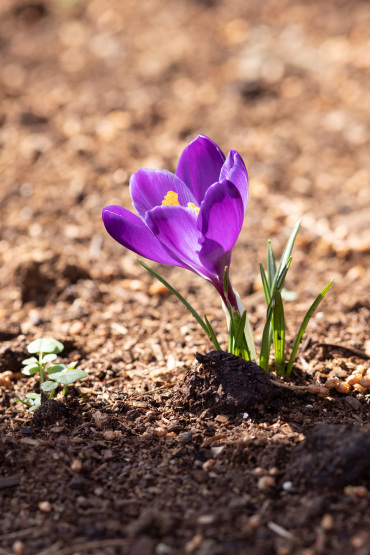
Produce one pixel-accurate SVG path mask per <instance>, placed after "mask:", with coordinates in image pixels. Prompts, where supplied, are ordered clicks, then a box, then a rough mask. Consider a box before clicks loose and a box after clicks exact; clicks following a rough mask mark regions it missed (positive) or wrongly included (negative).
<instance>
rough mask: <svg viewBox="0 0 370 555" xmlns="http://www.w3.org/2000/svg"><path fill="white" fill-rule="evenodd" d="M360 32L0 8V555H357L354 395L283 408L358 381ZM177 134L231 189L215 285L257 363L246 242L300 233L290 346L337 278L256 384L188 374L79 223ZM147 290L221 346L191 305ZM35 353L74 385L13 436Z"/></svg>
mask: <svg viewBox="0 0 370 555" xmlns="http://www.w3.org/2000/svg"><path fill="white" fill-rule="evenodd" d="M369 24H370V5H369V3H368V2H366V1H360V0H358V1H342V0H330V1H327V2H324V3H323V2H321V1H319V0H314V1H311V2H306V1H304V0H297V1H293V0H284V1H280V2H277V1H275V0H271V1H268V2H261V1H257V0H250V1H249V0H248V1H246V0H207V1H206V0H202V1H195V0H172V1H170V2H168V1H167V0H151V1H150V2H149V1H148V2H138V1H135V0H109V2H108V0H91V1H89V0H74V1H72V0H49V1H45V0H41V1H37V2H31V1H29V0H2V1H1V2H0V63H1V72H0V95H1V96H0V98H1V103H0V372H1V374H0V384H1V385H0V555H2V554H7V555H8V554H11V553H19V554H24V555H34V554H38V555H41V554H42V555H49V554H56V555H69V554H70V555H72V554H75V555H76V554H85V553H86V554H87V553H91V554H94V555H98V554H107V555H110V554H112V555H113V554H130V555H131V554H134V555H136V554H137V555H146V554H153V555H180V554H183V553H191V554H195V555H229V554H230V555H231V554H232V555H234V554H235V555H236V554H247V555H249V554H251V555H270V554H271V555H275V554H276V555H293V554H298V555H316V554H317V555H321V554H325V555H334V554H337V553H343V554H344V553H346V554H347V553H351V554H352V553H354V554H356V555H357V554H358V555H369V554H370V533H369V530H370V511H369V503H370V493H369V491H370V476H369V461H370V446H369V443H370V439H369V435H370V419H369V413H370V408H369V405H370V402H369V390H368V389H364V388H361V387H357V386H356V387H351V389H350V391H348V392H347V393H345V394H341V393H339V392H338V391H337V390H336V389H331V390H330V393H329V395H326V396H322V397H320V396H318V395H314V394H312V393H309V392H308V389H307V388H308V387H309V386H312V385H314V384H320V385H322V386H323V385H325V383H326V381H327V379H331V378H338V380H340V381H341V382H343V381H344V380H345V379H346V378H347V377H348V376H349V375H350V374H352V372H353V371H354V370H356V369H358V368H359V367H360V366H361V365H362V369H363V372H365V371H366V370H367V369H368V368H369V367H370V340H369V324H370V298H369V291H370V274H369V258H370V243H369V221H370V187H369V183H370V158H369V152H368V132H369V128H370V104H369V93H368V91H369V89H370V77H369V72H368V68H369V65H370V63H369V38H368V37H369V34H368V29H369ZM199 133H204V134H206V135H209V136H210V137H211V138H212V139H214V140H215V141H216V142H217V143H218V144H219V145H220V146H221V148H222V149H223V150H224V151H227V150H229V149H231V148H234V149H236V150H238V151H239V152H240V153H241V154H242V156H243V158H244V160H245V162H246V166H247V168H248V171H249V175H250V200H249V205H248V209H247V214H246V219H245V225H244V227H243V230H242V233H241V235H240V238H239V241H238V243H237V246H236V247H235V249H234V252H233V261H232V267H231V275H232V279H233V284H234V286H235V288H236V289H237V290H238V292H239V293H240V295H241V297H242V298H243V300H244V301H245V304H246V305H247V308H248V312H249V315H250V321H251V324H252V327H253V329H254V330H255V333H256V342H257V346H258V345H259V342H260V340H261V335H262V331H263V325H264V318H265V306H264V298H263V291H262V290H261V285H260V278H259V269H258V263H259V262H261V261H264V260H265V258H266V253H265V250H266V241H267V239H268V238H271V239H272V242H273V246H274V248H275V250H276V253H277V254H279V255H280V254H281V252H282V249H283V246H284V244H285V242H286V240H287V237H288V235H289V232H290V230H291V228H292V226H293V225H294V224H295V222H296V221H297V220H298V219H299V218H300V217H303V221H302V228H301V231H300V234H299V237H298V239H297V243H296V247H295V251H294V257H293V263H292V267H291V269H290V271H289V274H288V278H287V283H286V285H287V287H288V289H290V290H292V291H294V292H296V293H297V300H295V301H294V302H290V303H287V304H286V318H287V322H288V329H287V346H288V349H290V348H291V346H292V343H293V341H294V337H295V334H296V333H297V330H298V327H299V324H300V321H301V319H302V317H303V315H304V313H305V311H306V310H307V308H308V306H309V305H310V303H311V302H312V300H313V298H314V296H316V294H317V293H318V291H319V290H321V289H322V288H323V286H324V285H325V284H326V283H328V282H329V280H330V279H331V278H333V277H334V278H335V283H334V286H333V288H332V289H331V291H330V292H329V294H328V297H327V298H326V299H325V301H324V302H323V303H322V305H321V306H320V308H319V312H318V313H317V314H316V315H315V317H314V318H313V320H312V322H311V323H310V326H309V328H308V330H307V334H306V336H305V338H304V341H303V343H302V346H301V349H300V351H299V355H298V358H297V363H296V365H295V367H294V372H293V374H292V377H291V378H290V379H289V380H288V379H285V380H283V379H277V378H274V379H275V380H277V381H278V383H279V384H280V385H276V384H271V383H270V381H268V378H266V376H265V375H262V374H260V375H261V380H263V383H262V382H261V383H262V386H263V387H264V388H266V389H261V388H260V384H259V382H258V381H257V379H256V380H254V381H253V380H252V381H251V380H250V378H251V376H252V375H253V374H252V372H254V369H253V367H252V366H250V365H246V366H245V370H242V369H240V368H239V365H240V367H242V366H243V365H242V363H239V361H238V362H237V363H235V361H233V357H226V358H227V361H226V366H225V365H223V366H220V367H219V368H218V371H217V373H212V368H211V366H212V364H208V363H209V362H210V363H212V357H214V356H215V355H207V353H208V351H209V350H210V348H211V346H210V345H209V344H208V342H207V340H206V338H205V337H204V335H203V334H202V332H201V330H200V329H198V327H197V324H196V322H194V321H193V320H192V317H191V315H190V314H189V313H188V312H187V311H186V310H185V308H184V307H182V306H181V305H180V303H179V302H178V301H177V299H176V298H174V297H173V296H171V295H169V294H167V293H166V291H164V290H163V288H161V287H158V286H157V284H156V283H155V282H153V280H152V278H151V277H150V275H149V274H147V273H144V270H143V268H142V267H141V266H140V265H139V264H138V263H137V262H136V260H135V256H134V255H133V254H132V253H130V252H127V251H125V249H123V248H122V247H120V246H119V245H118V244H115V243H114V241H113V240H112V239H111V238H110V237H109V236H108V235H107V234H106V232H105V230H104V228H103V225H102V222H101V209H102V208H103V207H104V206H105V205H107V204H121V205H124V206H126V207H130V196H129V190H128V180H129V177H130V174H131V173H132V172H134V171H136V170H137V169H138V168H139V167H142V166H144V167H159V168H166V169H169V170H171V171H174V169H175V167H176V163H177V160H178V157H179V155H180V153H181V151H182V149H183V148H184V146H185V145H186V144H187V143H188V142H189V141H190V140H191V139H193V138H194V137H195V136H196V135H197V134H199ZM152 266H153V267H156V268H157V265H156V264H154V263H153V264H152ZM157 269H159V268H157ZM160 272H161V273H162V274H163V275H164V277H166V278H167V279H168V280H169V281H170V282H171V284H173V285H174V287H176V288H177V289H179V290H180V291H181V293H182V294H183V295H184V296H185V297H186V298H187V299H188V300H189V302H190V303H191V304H192V305H193V306H194V308H195V309H196V310H197V311H198V312H200V313H201V314H204V312H207V316H208V318H209V319H210V321H211V322H212V324H213V325H214V327H215V330H216V333H217V335H218V337H219V340H220V341H221V344H222V345H223V346H224V345H226V342H227V337H226V333H225V321H224V315H223V312H222V309H221V307H220V302H219V299H218V298H217V294H216V292H215V291H214V290H213V289H212V287H211V286H210V285H209V284H207V283H205V282H203V281H202V280H201V279H200V278H198V277H197V276H195V275H193V274H191V273H190V272H186V271H184V270H180V269H176V268H168V267H164V268H160ZM42 336H45V337H55V338H56V339H59V340H60V341H62V342H63V343H64V345H65V349H64V351H63V352H62V353H61V357H60V360H61V361H62V362H63V363H69V362H72V361H74V360H78V361H79V367H81V368H82V369H84V370H86V371H87V372H88V378H87V379H86V380H84V381H83V382H80V383H79V382H77V383H76V384H75V387H73V388H72V387H71V388H70V389H71V392H70V397H69V398H68V399H67V401H66V404H65V405H63V409H61V405H60V404H59V403H63V400H62V398H61V397H58V404H57V405H55V403H51V404H48V405H47V406H48V407H49V408H48V410H47V409H45V408H44V407H43V408H42V410H41V411H40V412H39V413H38V414H36V415H35V416H34V419H33V415H32V413H29V412H28V411H27V410H26V409H25V407H24V406H23V405H20V404H14V403H13V399H14V398H15V397H16V396H22V395H24V394H25V393H27V392H30V391H34V390H36V391H37V390H38V387H39V384H38V381H37V378H34V377H32V378H30V379H27V378H26V377H25V376H24V375H23V374H21V373H20V370H21V367H22V364H21V363H22V360H23V359H24V358H26V357H27V355H28V353H27V345H28V343H30V342H31V341H32V340H33V339H35V338H37V337H42ZM197 352H198V353H200V357H199V355H198V359H200V360H201V361H202V363H203V364H201V365H199V364H197V363H196V353H197ZM207 364H208V366H207ZM235 364H236V369H235V366H234V365H235ZM217 365H218V363H217ZM217 365H214V366H217ZM4 372H9V373H8V374H6V375H5V374H3V373H4ZM234 372H235V374H234ZM256 372H258V370H256ZM230 376H233V377H235V378H236V377H237V379H238V380H239V381H238V382H237V383H238V384H241V386H240V387H239V386H238V385H237V387H236V389H234V391H233V390H232V389H229V388H230V387H231V386H230V383H229V381H225V380H228V378H230ZM262 376H263V377H262ZM257 384H259V385H257ZM245 385H246V387H245ZM272 387H273V389H271V388H272ZM246 398H247V400H245V399H246ZM55 407H59V408H58V410H57V411H56V410H55ZM59 410H61V412H59ZM45 411H47V412H45Z"/></svg>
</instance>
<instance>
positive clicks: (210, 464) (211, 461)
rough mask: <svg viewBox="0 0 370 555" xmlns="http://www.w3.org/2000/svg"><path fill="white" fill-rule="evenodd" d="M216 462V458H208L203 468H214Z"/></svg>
mask: <svg viewBox="0 0 370 555" xmlns="http://www.w3.org/2000/svg"><path fill="white" fill-rule="evenodd" d="M215 464H216V461H215V459H208V461H206V462H204V463H203V464H202V468H203V470H211V468H213V467H214V466H215Z"/></svg>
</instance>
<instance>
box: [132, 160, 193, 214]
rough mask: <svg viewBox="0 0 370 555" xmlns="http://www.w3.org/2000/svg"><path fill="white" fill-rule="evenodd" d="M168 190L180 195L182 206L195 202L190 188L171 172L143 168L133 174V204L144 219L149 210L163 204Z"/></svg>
mask: <svg viewBox="0 0 370 555" xmlns="http://www.w3.org/2000/svg"><path fill="white" fill-rule="evenodd" d="M168 191H174V192H175V193H177V194H178V195H179V203H180V205H181V206H187V204H188V202H195V198H194V195H193V194H192V193H191V191H190V190H189V188H188V187H187V186H186V185H185V183H183V182H182V181H181V179H179V178H178V177H176V175H174V174H173V173H171V172H168V171H166V170H149V169H146V168H141V169H140V170H138V171H137V172H136V173H134V174H133V175H132V176H131V179H130V193H131V198H132V204H133V205H134V208H135V210H136V211H137V213H138V214H139V215H140V216H141V217H142V218H143V219H144V217H145V213H146V212H148V210H151V209H152V208H155V207H156V206H161V205H162V201H163V199H164V197H165V196H166V194H167V193H168Z"/></svg>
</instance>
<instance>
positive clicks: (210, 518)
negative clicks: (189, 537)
mask: <svg viewBox="0 0 370 555" xmlns="http://www.w3.org/2000/svg"><path fill="white" fill-rule="evenodd" d="M215 520H216V517H215V516H214V515H201V516H200V517H198V524H203V525H206V524H213V523H214V521H215Z"/></svg>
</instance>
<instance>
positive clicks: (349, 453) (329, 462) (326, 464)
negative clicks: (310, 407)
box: [286, 426, 370, 489]
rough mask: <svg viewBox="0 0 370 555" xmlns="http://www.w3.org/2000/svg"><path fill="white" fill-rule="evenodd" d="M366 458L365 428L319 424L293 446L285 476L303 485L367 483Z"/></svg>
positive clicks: (369, 444)
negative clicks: (300, 441)
mask: <svg viewBox="0 0 370 555" xmlns="http://www.w3.org/2000/svg"><path fill="white" fill-rule="evenodd" d="M369 460H370V434H369V432H366V431H363V430H360V429H358V428H355V427H353V426H325V427H321V426H320V427H318V428H316V429H315V430H314V431H313V432H312V433H311V434H310V435H309V436H307V438H306V439H305V440H304V441H303V442H302V443H300V444H299V445H298V446H297V447H296V449H295V450H294V452H293V453H292V457H291V460H290V463H289V465H288V473H287V476H286V477H287V479H288V480H292V481H293V480H294V485H298V484H300V485H304V487H305V488H307V487H312V486H316V487H320V488H321V487H325V488H330V489H335V488H342V487H345V486H347V485H357V484H363V483H364V482H366V483H367V484H368V485H370V463H369Z"/></svg>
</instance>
